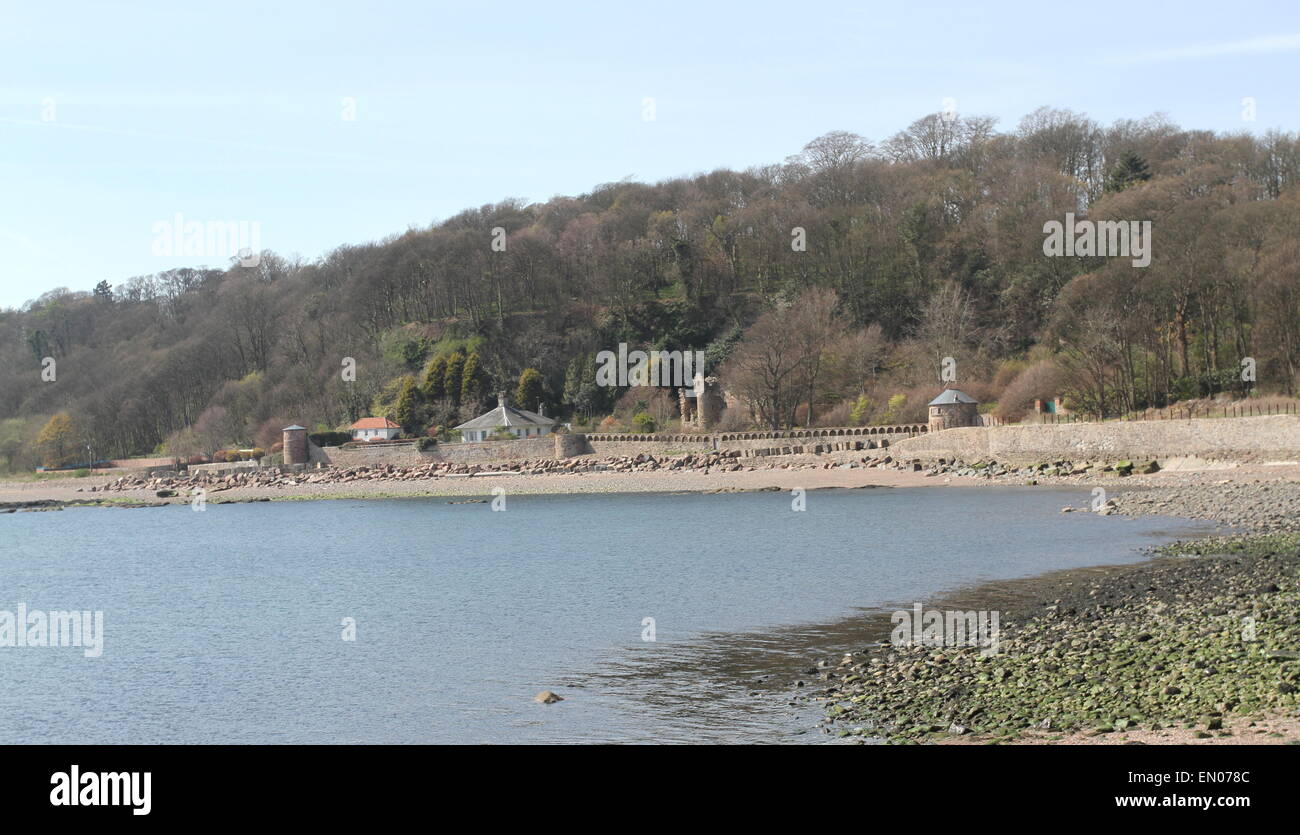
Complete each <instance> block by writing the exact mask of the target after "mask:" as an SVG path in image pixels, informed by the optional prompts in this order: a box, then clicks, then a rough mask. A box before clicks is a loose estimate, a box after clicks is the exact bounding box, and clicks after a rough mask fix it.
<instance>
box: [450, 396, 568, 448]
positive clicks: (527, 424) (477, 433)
mask: <svg viewBox="0 0 1300 835" xmlns="http://www.w3.org/2000/svg"><path fill="white" fill-rule="evenodd" d="M538 408H539V409H540V408H541V407H540V406H539V407H538ZM554 427H555V421H554V420H553V419H551V418H548V417H547V416H546V415H544V414H541V413H540V412H530V411H528V410H527V409H516V408H515V407H514V406H511V405H509V404H507V403H506V395H505V392H499V393H498V394H497V407H496V408H495V409H493V410H492V411H490V412H488V413H486V414H483V415H479V416H478V417H476V418H474V419H473V420H470V421H466V422H465V423H462V424H461V425H460V426H457V427H456V429H457V430H458V431H459V432H460V437H461V440H463V441H467V442H473V441H486V440H487V439H488V438H490V437H492V435H493V434H494V433H496V432H509V433H510V434H511V435H514V436H515V437H516V438H535V437H538V436H541V435H549V434H550V433H551V430H552V429H553V428H554Z"/></svg>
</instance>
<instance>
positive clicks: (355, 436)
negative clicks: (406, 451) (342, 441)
mask: <svg viewBox="0 0 1300 835" xmlns="http://www.w3.org/2000/svg"><path fill="white" fill-rule="evenodd" d="M348 429H349V431H351V432H352V440H354V441H391V440H392V439H393V438H396V437H397V435H398V433H399V432H401V431H402V427H400V426H398V425H397V424H396V423H393V422H392V421H391V420H389V419H388V418H381V417H364V418H362V419H361V420H359V421H357V422H356V423H354V424H352V425H351V426H349V427H348Z"/></svg>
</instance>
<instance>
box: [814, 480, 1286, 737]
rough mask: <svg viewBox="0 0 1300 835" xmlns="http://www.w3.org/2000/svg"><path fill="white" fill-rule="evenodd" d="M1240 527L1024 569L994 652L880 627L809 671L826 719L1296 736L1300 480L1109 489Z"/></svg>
mask: <svg viewBox="0 0 1300 835" xmlns="http://www.w3.org/2000/svg"><path fill="white" fill-rule="evenodd" d="M1116 495H1117V496H1118V498H1117V499H1112V500H1111V505H1112V507H1113V511H1114V512H1117V513H1120V514H1124V515H1130V516H1137V515H1166V516H1181V517H1187V518H1198V519H1209V520H1213V521H1216V522H1218V523H1220V524H1222V525H1229V526H1235V527H1237V528H1239V529H1243V530H1246V531H1248V533H1247V534H1246V535H1237V536H1230V537H1215V538H1209V539H1203V540H1193V541H1191V542H1180V543H1175V544H1174V545H1171V546H1166V547H1165V548H1163V549H1158V551H1157V555H1156V556H1157V558H1156V559H1154V560H1153V561H1151V562H1147V563H1142V564H1138V565H1132V566H1122V567H1110V568H1102V569H1096V570H1092V571H1079V572H1064V573H1061V574H1057V575H1049V576H1047V577H1041V578H1032V579H1030V580H1027V581H1024V584H1023V588H1024V589H1026V590H1027V591H1026V593H1025V594H1024V595H1023V597H1022V599H1021V600H1020V601H1018V602H1015V603H1012V604H1011V605H1009V606H1008V607H1006V609H1005V610H1004V611H1002V612H1001V622H1000V639H999V642H998V643H999V647H998V651H997V652H996V653H992V654H986V653H982V652H981V650H980V648H978V647H970V646H968V647H945V646H930V647H927V646H894V645H892V644H891V643H889V642H882V643H879V644H876V645H873V646H869V647H866V648H864V649H862V650H860V651H857V652H852V653H848V654H846V655H844V656H843V657H842V658H840V659H823V660H821V661H819V662H818V666H817V667H815V668H813V669H810V670H809V671H808V673H809V675H813V676H815V677H816V679H817V680H818V683H819V684H820V687H819V688H818V689H817V690H816V691H815V692H814V693H811V694H808V695H806V696H804V697H803V698H813V699H817V700H824V701H825V702H826V703H827V707H826V718H825V720H824V721H825V728H824V729H825V730H826V731H827V732H830V733H835V734H838V735H840V736H843V737H846V738H848V739H851V740H856V741H878V740H883V741H887V742H901V743H909V742H952V741H980V742H1004V743H1005V742H1026V741H1030V742H1072V743H1073V742H1084V741H1087V742H1102V741H1104V742H1114V743H1120V742H1125V741H1139V740H1138V739H1137V737H1140V736H1142V735H1143V734H1145V741H1156V742H1198V741H1239V740H1238V739H1236V738H1237V737H1241V736H1248V737H1249V739H1248V740H1247V741H1250V742H1274V741H1300V695H1297V691H1298V690H1300V625H1297V624H1298V623H1300V484H1297V483H1296V482H1290V481H1273V482H1265V481H1256V482H1245V483H1224V482H1222V481H1220V482H1218V483H1207V484H1193V485H1181V486H1176V487H1169V488H1165V489H1157V490H1148V489H1141V490H1132V491H1124V492H1121V493H1117V494H1116Z"/></svg>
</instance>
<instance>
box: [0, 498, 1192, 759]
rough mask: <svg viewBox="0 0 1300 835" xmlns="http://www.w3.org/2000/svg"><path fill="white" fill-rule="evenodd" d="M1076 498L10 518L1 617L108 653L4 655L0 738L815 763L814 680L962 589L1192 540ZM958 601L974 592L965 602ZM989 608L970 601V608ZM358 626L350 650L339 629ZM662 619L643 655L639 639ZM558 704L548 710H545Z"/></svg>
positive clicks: (1010, 587) (593, 503) (435, 506)
mask: <svg viewBox="0 0 1300 835" xmlns="http://www.w3.org/2000/svg"><path fill="white" fill-rule="evenodd" d="M1089 498H1090V494H1089V493H1087V492H1086V491H1083V490H1077V491H1066V490H1047V489H1041V488H1040V489H1024V490H1020V489H1012V488H991V489H987V490H986V489H981V488H926V489H919V490H885V489H880V490H835V491H815V492H811V493H809V494H808V497H807V511H806V512H802V513H795V512H791V510H790V497H789V495H788V494H783V493H758V494H735V495H708V496H705V495H672V496H665V495H630V496H552V497H532V496H520V497H512V498H511V499H510V504H509V510H508V511H507V512H505V513H493V512H491V511H490V510H489V509H488V508H489V506H488V505H452V504H449V503H448V501H447V500H445V499H409V500H386V501H332V502H310V503H306V502H303V503H299V502H289V503H272V504H265V503H261V504H249V505H215V506H213V505H209V506H208V510H207V511H205V512H203V513H193V512H192V511H190V510H189V508H187V507H168V508H158V509H149V510H131V511H125V510H117V509H94V510H91V509H85V510H82V509H78V510H69V511H65V512H63V513H42V514H36V513H31V514H13V515H10V516H7V517H5V518H4V519H3V520H0V526H2V527H3V533H0V536H3V537H4V541H5V543H6V545H5V547H4V550H3V551H0V580H3V587H4V588H5V589H6V592H7V600H8V602H7V603H6V602H0V609H12V608H13V607H14V606H16V604H17V603H18V602H26V603H27V604H29V605H30V606H32V607H34V608H44V609H58V608H83V609H101V610H103V611H104V612H105V621H106V625H105V631H106V640H105V650H104V655H103V657H102V658H100V659H84V658H82V657H81V656H80V654H76V655H74V654H73V652H72V651H71V650H67V651H64V650H59V649H14V648H0V664H3V665H4V666H3V669H4V671H5V676H3V677H2V678H0V710H3V711H4V714H5V715H6V716H7V717H12V720H11V721H8V722H6V723H4V725H3V726H0V742H141V743H148V742H266V741H270V742H276V741H282V742H294V743H304V742H381V743H382V742H398V743H400V742H609V741H615V742H651V741H657V742H699V741H720V742H777V743H781V742H822V741H827V739H828V737H826V736H825V735H823V734H821V733H820V732H818V730H817V728H816V724H817V721H818V719H819V718H820V716H821V708H820V706H819V705H817V704H815V703H809V702H800V703H798V704H795V705H792V704H790V700H791V699H790V694H791V692H792V690H791V685H792V683H793V682H794V681H796V680H800V679H802V680H805V681H806V682H807V684H808V689H811V688H815V687H817V686H818V685H819V684H821V681H820V679H819V678H818V677H817V676H816V675H812V674H809V672H808V671H809V668H810V667H812V665H813V664H814V663H815V660H816V659H818V658H820V657H837V656H838V655H839V654H840V653H841V652H843V651H845V650H852V649H861V648H862V647H864V646H865V645H867V644H868V643H871V642H873V641H877V640H882V639H884V638H886V637H887V635H888V631H889V626H890V623H889V612H891V611H893V609H895V608H905V607H910V606H911V604H912V603H913V602H915V601H934V600H935V599H936V598H937V596H938V595H941V594H944V593H950V592H952V590H960V589H963V588H966V587H970V586H972V585H973V584H977V583H992V585H989V586H985V587H983V588H980V589H979V590H978V592H977V593H976V594H977V595H978V597H979V599H978V600H977V601H973V602H972V603H971V605H970V606H961V605H960V603H961V600H962V599H961V597H960V594H961V592H960V591H959V592H958V596H956V597H954V598H953V601H954V605H957V606H958V607H959V608H979V607H982V608H989V607H990V605H991V604H990V602H989V601H990V599H995V598H996V597H997V595H1007V597H1006V600H1007V602H1008V605H1010V603H1011V602H1012V599H1013V598H1014V596H1015V595H1017V594H1021V593H1022V592H1021V591H1020V589H1019V587H1018V585H1017V584H1016V583H1014V582H1000V581H1007V580H1011V579H1013V578H1020V577H1026V576H1030V575H1035V574H1041V573H1043V572H1045V571H1050V570H1055V569H1065V568H1072V567H1078V566H1084V565H1094V564H1097V563H1102V562H1106V563H1122V562H1132V561H1134V560H1137V559H1140V558H1141V555H1140V554H1139V553H1138V552H1137V550H1136V548H1137V547H1138V546H1140V545H1143V544H1154V543H1155V542H1157V541H1161V540H1164V539H1169V538H1173V537H1175V536H1186V535H1188V533H1189V532H1192V531H1193V530H1194V528H1193V526H1190V525H1184V524H1181V523H1172V522H1170V521H1168V520H1165V521H1158V520H1130V519H1125V518H1122V517H1119V518H1117V517H1106V518H1102V517H1098V516H1095V515H1092V514H1069V515H1066V516H1062V515H1061V514H1060V513H1059V508H1060V507H1061V506H1062V505H1063V504H1067V503H1072V504H1075V505H1076V506H1081V505H1083V504H1084V503H1085V502H1086V501H1087V500H1088V499H1089ZM969 593H970V592H968V594H969ZM977 604H979V605H977ZM344 617H353V618H355V619H356V621H357V640H356V641H355V642H345V641H342V640H341V639H340V632H341V627H340V621H341V619H342V618H344ZM647 617H649V618H654V620H655V623H656V633H657V634H656V638H657V640H656V641H654V642H645V641H643V640H642V639H641V636H642V629H643V627H642V623H643V620H644V619H645V618H647ZM543 689H550V690H555V691H556V692H559V693H560V694H561V695H563V696H564V697H565V701H563V702H560V703H558V704H555V705H549V706H548V705H539V704H537V703H535V702H533V700H532V697H533V695H534V694H536V693H537V692H538V691H540V690H543Z"/></svg>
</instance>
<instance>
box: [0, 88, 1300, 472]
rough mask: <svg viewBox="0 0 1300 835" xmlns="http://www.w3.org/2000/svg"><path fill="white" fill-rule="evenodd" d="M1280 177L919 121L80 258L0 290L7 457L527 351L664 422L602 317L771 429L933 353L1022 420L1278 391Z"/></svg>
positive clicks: (328, 411)
mask: <svg viewBox="0 0 1300 835" xmlns="http://www.w3.org/2000/svg"><path fill="white" fill-rule="evenodd" d="M1298 182H1300V144H1298V141H1297V136H1296V135H1295V134H1293V133H1291V134H1280V133H1270V134H1266V135H1263V136H1259V137H1252V136H1249V135H1245V134H1242V135H1222V134H1214V133H1210V132H1206V131H1198V130H1187V129H1182V128H1179V127H1177V126H1175V125H1173V124H1170V123H1169V122H1168V121H1166V120H1164V119H1163V118H1160V117H1151V118H1147V119H1143V120H1139V121H1122V122H1118V123H1116V124H1114V125H1111V126H1109V127H1106V126H1101V125H1099V124H1097V123H1095V122H1093V121H1092V120H1090V119H1088V118H1087V117H1085V116H1083V115H1080V114H1076V113H1072V112H1069V111H1063V110H1051V109H1046V108H1044V109H1040V110H1038V111H1036V112H1034V113H1032V114H1030V115H1029V116H1027V117H1025V118H1024V119H1023V120H1022V121H1021V123H1020V124H1019V125H1018V126H1016V127H1015V128H1013V129H1009V130H1005V131H998V130H997V129H996V127H995V125H993V124H992V122H991V120H988V119H981V118H978V117H964V118H963V117H956V118H951V119H946V118H944V117H942V116H940V115H937V114H936V115H932V116H928V117H925V118H923V119H920V120H918V121H917V122H915V123H913V124H912V125H910V126H908V127H907V128H906V129H904V130H902V131H901V132H899V133H898V134H897V135H895V136H893V137H889V138H884V139H882V140H880V141H878V142H873V141H870V140H868V139H866V138H863V137H860V136H856V135H854V134H849V133H843V132H836V133H832V134H828V135H826V136H823V137H820V138H818V139H815V140H813V141H812V142H810V143H809V144H808V145H807V146H806V147H805V148H804V149H803V150H802V151H801V152H800V153H798V154H796V155H794V156H792V157H790V158H788V159H786V160H785V161H784V162H781V163H774V164H772V165H769V166H765V167H762V168H756V169H751V170H747V171H730V170H719V171H713V172H710V173H707V174H700V175H696V176H690V177H680V178H676V179H671V180H666V181H663V182H659V183H654V184H644V183H636V182H619V183H610V184H605V185H601V186H598V187H596V188H594V189H593V190H592V191H591V192H590V193H587V194H583V195H581V196H578V197H556V198H553V199H551V200H548V201H546V202H544V203H538V204H531V205H525V204H524V203H523V202H521V201H517V200H504V201H502V202H500V203H496V204H488V205H485V206H483V207H481V208H478V209H469V210H466V211H464V212H462V213H461V214H459V215H457V216H455V217H452V218H450V219H448V220H446V221H443V222H441V223H438V224H436V225H433V226H431V227H429V228H427V229H421V230H416V231H409V232H406V233H403V234H399V235H394V236H393V237H391V238H389V239H386V240H384V241H380V242H376V243H369V244H362V245H345V246H340V247H339V248H338V249H335V250H334V251H332V252H330V253H328V254H327V255H325V256H324V257H322V258H320V259H319V260H317V261H313V262H306V263H295V262H290V261H288V260H286V259H285V258H283V257H281V256H278V255H276V254H275V253H272V252H266V253H263V254H262V257H261V259H260V263H259V264H258V265H257V266H256V267H242V266H239V265H238V264H233V265H231V266H229V267H224V268H211V269H186V270H172V271H169V272H164V273H159V274H155V275H146V276H137V277H134V278H129V279H127V280H119V278H118V277H115V276H94V277H90V279H89V280H90V281H91V282H93V281H95V280H97V279H102V281H100V284H99V286H98V287H97V288H96V289H95V291H94V292H90V293H87V292H71V291H69V290H66V289H56V290H51V291H49V292H46V293H44V294H43V295H41V296H40V297H39V298H38V299H36V300H35V301H33V302H30V303H28V304H26V305H24V306H23V308H21V309H19V310H5V311H0V466H4V467H7V468H8V469H11V470H28V469H31V468H32V467H34V466H35V465H36V464H38V463H40V461H41V459H42V455H43V453H44V454H45V455H46V457H48V453H49V452H50V450H49V449H48V446H49V444H46V447H47V448H46V449H42V446H41V444H40V443H38V434H39V433H40V431H41V429H42V427H44V426H46V424H47V422H48V421H49V420H50V418H51V416H53V415H56V414H60V413H65V414H66V415H67V416H68V421H67V424H66V426H65V427H64V428H63V429H62V431H61V432H60V433H59V434H60V437H59V445H60V446H61V447H62V449H61V451H59V455H58V457H62V458H64V459H66V460H68V461H72V460H75V459H76V458H77V456H78V455H81V453H80V450H82V449H87V448H89V450H90V451H89V452H87V453H86V454H87V455H91V454H93V456H94V457H95V458H120V457H127V456H131V455H141V454H149V453H154V452H159V453H164V452H165V453H168V454H176V455H192V454H210V453H212V452H214V451H216V450H218V449H222V448H227V447H232V446H263V447H269V446H270V445H271V443H272V442H274V440H276V438H277V437H278V430H279V429H280V427H281V426H283V425H285V424H287V423H289V422H295V421H296V422H303V423H306V425H308V426H310V427H312V428H313V429H317V430H323V429H332V428H338V427H342V426H346V425H347V424H348V423H350V422H351V421H352V420H353V419H355V418H357V417H359V416H362V415H366V414H386V415H390V416H394V418H395V419H398V420H399V422H400V423H402V424H403V426H404V429H405V430H406V431H407V432H409V433H412V434H418V433H423V432H426V431H429V430H430V429H435V430H436V429H437V428H439V427H441V428H442V429H443V430H445V429H446V428H447V427H450V426H454V425H455V424H456V423H459V422H461V421H462V420H464V419H466V418H468V417H472V416H473V415H475V414H477V413H478V412H479V411H481V410H482V407H483V406H484V404H486V403H488V402H489V401H490V399H491V398H492V397H493V393H494V392H496V391H499V390H504V391H508V392H510V393H511V396H512V397H514V396H515V393H516V392H517V390H519V389H520V388H521V386H520V376H521V373H522V372H524V371H525V370H526V369H535V370H536V371H537V372H538V373H539V375H540V379H538V380H535V382H532V383H529V384H528V385H526V386H524V387H523V390H522V391H520V392H519V393H520V394H523V395H524V397H525V398H527V399H532V400H534V401H540V402H541V403H542V404H543V405H544V406H545V408H546V410H547V414H548V415H560V416H562V417H564V418H566V419H571V420H574V421H575V422H577V423H580V424H584V423H588V422H599V421H601V420H602V419H605V418H606V417H607V416H610V415H613V419H612V420H607V421H606V424H605V425H607V426H610V425H614V426H619V425H628V426H631V425H632V417H633V414H636V413H644V414H645V415H648V416H649V419H650V420H653V421H654V422H655V424H657V425H664V424H665V423H666V422H667V421H670V420H671V419H672V417H673V410H672V402H673V400H672V398H671V397H668V396H665V394H664V393H663V392H659V393H658V394H657V395H656V396H653V397H652V396H650V394H651V392H652V390H649V389H636V390H630V391H628V390H618V389H609V388H601V387H598V386H597V385H596V384H595V377H594V366H595V354H596V352H598V351H600V350H612V349H616V348H617V346H618V344H619V343H620V342H625V343H628V344H629V345H631V346H633V347H639V348H654V349H667V350H673V349H681V350H692V349H694V350H704V351H705V356H706V362H707V368H708V371H709V373H716V374H718V375H719V377H720V378H721V379H722V380H723V382H724V384H725V385H727V386H728V388H729V389H730V390H731V391H732V392H733V393H736V394H738V395H740V396H742V397H743V398H744V399H745V400H747V401H748V402H749V403H750V404H751V406H752V411H753V414H752V416H742V415H738V414H732V413H731V412H729V418H728V419H729V420H732V421H742V420H753V421H755V422H758V423H763V424H768V425H783V424H789V423H792V422H798V423H804V422H809V421H811V422H814V423H815V422H827V423H840V424H843V423H848V422H852V423H862V422H896V421H901V420H913V419H916V418H917V417H918V416H919V414H920V409H921V407H922V405H923V404H924V402H925V399H926V397H927V395H928V394H929V393H932V392H933V391H934V389H935V388H937V387H938V385H940V371H941V369H942V367H943V361H944V358H952V359H953V361H954V363H955V370H956V377H955V380H956V381H957V382H959V383H960V384H961V385H962V387H963V389H965V390H968V391H971V392H972V393H974V394H976V395H977V397H979V399H980V400H981V401H983V402H985V403H991V402H994V401H996V402H997V403H998V410H999V413H1000V414H1002V415H1004V416H1006V417H1009V418H1016V417H1018V416H1019V415H1020V414H1021V413H1022V412H1023V411H1024V410H1025V409H1026V408H1028V407H1029V405H1030V404H1031V403H1032V400H1033V399H1034V398H1036V397H1045V396H1051V395H1055V394H1061V395H1064V396H1065V397H1066V400H1067V403H1068V404H1069V405H1070V406H1071V407H1072V408H1074V409H1076V410H1078V411H1085V412H1090V413H1093V414H1098V415H1103V416H1107V415H1115V414H1119V413H1124V412H1129V411H1133V410H1141V409H1145V408H1149V407H1156V408H1159V407H1164V406H1166V405H1168V404H1169V403H1171V402H1175V401H1179V400H1185V399H1189V398H1205V397H1213V396H1215V395H1216V394H1220V393H1231V394H1234V395H1245V394H1248V393H1252V392H1253V393H1261V392H1262V393H1278V394H1285V395H1293V394H1294V393H1295V388H1296V385H1297V376H1298V375H1300V234H1298V233H1297V230H1300V190H1298V189H1297V183H1298ZM1067 215H1074V216H1076V217H1077V218H1079V219H1085V218H1086V219H1088V220H1091V221H1100V220H1123V221H1134V222H1146V221H1149V222H1150V229H1151V237H1150V238H1149V240H1148V243H1150V244H1151V251H1150V259H1149V264H1148V265H1146V266H1141V267H1137V266H1134V260H1133V259H1130V258H1127V257H1125V258H1106V257H1099V256H1095V255H1094V256H1073V257H1069V256H1066V257H1049V256H1048V255H1046V254H1045V251H1044V239H1045V230H1044V224H1046V223H1048V222H1050V221H1057V222H1061V221H1064V220H1065V219H1066V217H1067ZM494 230H501V231H500V232H494ZM494 242H498V244H497V246H494ZM800 244H803V246H802V247H801V246H800ZM32 279H33V281H34V282H36V283H39V276H33V277H32ZM47 358H52V359H53V361H54V363H53V366H52V368H53V370H55V371H56V374H55V375H54V379H53V380H46V379H43V378H42V372H43V370H44V369H46V368H47V367H49V366H50V364H49V362H48V359H47ZM348 358H351V359H352V360H355V368H356V374H355V380H345V379H344V374H343V373H342V371H343V370H344V368H345V365H346V361H347V359H348ZM1243 361H1245V363H1246V365H1248V366H1250V367H1251V368H1253V370H1254V376H1255V379H1254V380H1250V379H1246V380H1243V379H1242V377H1243V374H1242V369H1243V367H1244V366H1243ZM492 402H494V401H492ZM523 405H525V406H526V407H527V408H533V407H534V406H536V405H537V402H532V403H525V404H523ZM810 407H811V409H810ZM810 410H811V415H809V411H810ZM732 411H733V412H734V411H735V410H732ZM640 425H645V424H644V421H643V423H642V424H640ZM47 441H48V437H47ZM84 457H85V456H82V458H83V459H84Z"/></svg>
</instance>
